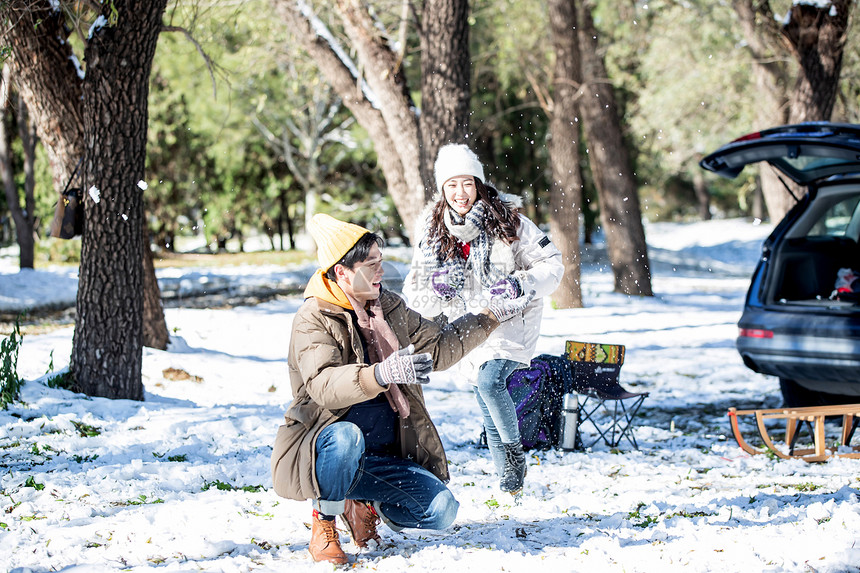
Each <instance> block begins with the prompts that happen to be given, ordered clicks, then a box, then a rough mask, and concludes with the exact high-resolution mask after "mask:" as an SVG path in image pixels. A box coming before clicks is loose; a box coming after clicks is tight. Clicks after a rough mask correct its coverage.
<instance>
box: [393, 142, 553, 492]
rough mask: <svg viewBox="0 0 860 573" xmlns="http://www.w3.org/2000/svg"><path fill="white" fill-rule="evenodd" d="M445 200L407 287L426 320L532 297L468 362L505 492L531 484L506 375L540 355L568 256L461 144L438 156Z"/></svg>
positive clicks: (464, 367) (426, 222) (429, 217)
mask: <svg viewBox="0 0 860 573" xmlns="http://www.w3.org/2000/svg"><path fill="white" fill-rule="evenodd" d="M434 174H435V179H436V189H437V191H438V193H439V197H438V199H437V200H436V201H435V203H433V204H432V205H431V206H430V208H429V210H428V212H427V213H426V214H425V215H424V216H423V217H422V220H421V222H420V223H419V227H418V228H419V229H422V236H421V239H420V242H419V243H418V247H417V248H416V249H415V252H414V254H413V259H412V268H411V270H410V272H409V275H408V276H407V277H406V281H405V283H404V286H403V293H404V294H405V295H406V297H407V299H408V301H409V304H410V306H412V307H413V308H414V309H415V310H417V311H418V312H420V313H421V314H422V315H424V316H425V317H432V318H434V319H437V320H443V321H445V320H454V319H456V318H458V317H460V316H463V315H464V314H466V313H467V312H469V311H470V310H474V309H477V308H481V307H486V306H487V304H488V303H489V302H490V300H491V299H492V298H494V297H503V298H510V299H514V298H517V297H519V296H522V295H523V294H524V293H528V292H530V291H534V292H535V298H534V300H533V301H532V302H531V303H530V304H529V305H528V306H527V307H526V308H525V310H524V311H523V312H522V313H521V315H520V316H518V317H515V318H514V319H512V320H510V321H508V322H507V323H505V324H503V325H502V326H501V327H499V328H498V329H496V331H495V332H493V334H491V335H490V337H489V338H488V339H487V340H486V342H484V343H483V344H482V345H481V346H479V347H478V348H477V349H475V350H474V351H472V353H471V354H469V355H468V356H466V358H464V359H463V360H462V361H461V362H460V369H461V371H463V372H464V373H466V374H467V376H468V377H469V379H470V380H471V381H472V383H473V384H474V385H475V397H476V398H477V401H478V405H479V407H480V409H481V413H482V414H483V417H484V428H485V429H486V433H487V444H488V446H489V449H490V455H491V456H492V459H493V463H494V465H495V467H496V471H497V473H498V474H499V476H500V484H499V485H500V488H501V490H502V491H506V492H510V493H514V494H515V493H518V492H519V491H520V490H521V489H522V487H523V481H524V478H525V473H526V461H525V455H524V454H523V449H522V443H521V442H520V432H519V427H518V425H517V413H516V408H515V406H514V403H513V400H512V399H511V396H510V394H508V390H507V378H508V376H509V375H510V374H511V372H513V371H514V370H516V369H517V368H520V367H523V366H525V365H527V364H528V363H529V362H530V361H531V358H532V355H533V354H534V351H535V346H536V344H537V339H538V336H539V334H540V321H541V313H542V307H543V301H542V298H541V297H543V296H546V295H548V294H550V293H552V292H553V291H554V290H555V289H556V288H557V287H558V285H559V283H560V282H561V277H562V274H563V273H564V266H563V265H562V261H561V253H559V251H558V249H556V247H555V245H553V244H552V241H550V239H549V237H547V236H546V234H544V233H543V232H542V231H541V230H540V229H539V228H538V227H537V225H535V224H534V223H533V222H532V221H530V220H529V219H527V218H526V217H524V216H523V215H520V214H518V213H517V211H516V208H517V207H518V205H517V204H516V203H515V202H514V201H517V202H518V198H516V197H513V196H507V195H500V194H499V192H498V191H497V190H496V189H494V188H493V187H492V186H490V185H489V184H487V183H485V178H484V167H483V165H482V164H481V162H480V160H479V159H478V157H477V156H476V155H475V153H474V152H473V151H472V150H471V149H469V148H468V147H467V146H465V145H462V144H449V145H445V146H443V147H442V148H441V149H440V150H439V154H438V156H437V158H436V163H435V167H434Z"/></svg>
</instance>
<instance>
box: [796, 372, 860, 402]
mask: <svg viewBox="0 0 860 573" xmlns="http://www.w3.org/2000/svg"><path fill="white" fill-rule="evenodd" d="M779 391H780V392H782V402H783V406H784V407H786V408H800V407H803V406H831V405H834V404H854V403H856V402H858V398H857V396H845V395H843V394H830V393H828V392H817V391H815V390H810V389H809V388H806V387H804V386H801V385H800V384H798V383H797V382H795V381H794V380H789V379H787V378H780V379H779Z"/></svg>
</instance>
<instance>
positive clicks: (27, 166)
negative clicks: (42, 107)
mask: <svg viewBox="0 0 860 573" xmlns="http://www.w3.org/2000/svg"><path fill="white" fill-rule="evenodd" d="M2 82H3V85H2V86H0V89H2V95H0V114H2V117H0V162H2V167H0V178H2V181H3V188H4V190H5V193H6V205H7V206H8V207H9V212H10V214H11V215H12V220H13V221H14V222H15V238H16V241H17V243H18V250H19V254H18V266H19V268H22V269H32V268H33V265H34V261H35V252H34V251H35V239H34V227H35V215H36V201H35V187H36V178H35V172H34V170H35V162H36V142H37V138H36V134H35V133H34V131H33V128H32V126H31V125H30V120H29V117H28V114H27V107H26V106H25V105H24V102H23V100H22V99H21V97H20V96H18V97H17V106H18V114H17V115H18V117H17V121H14V122H13V116H12V107H13V106H12V92H11V82H10V70H9V66H3V79H2ZM13 123H17V124H18V137H19V139H20V140H21V147H22V148H23V150H24V161H23V163H24V206H23V207H22V206H21V196H20V193H19V192H18V187H17V185H16V184H15V161H14V155H13V151H12V141H13V140H14V136H13V132H12V124H13Z"/></svg>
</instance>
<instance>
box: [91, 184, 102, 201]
mask: <svg viewBox="0 0 860 573" xmlns="http://www.w3.org/2000/svg"><path fill="white" fill-rule="evenodd" d="M99 193H100V191H99V188H98V187H96V186H95V185H93V186H92V187H90V197H92V198H93V201H95V202H96V203H98V202H99V201H101V197H100V196H99Z"/></svg>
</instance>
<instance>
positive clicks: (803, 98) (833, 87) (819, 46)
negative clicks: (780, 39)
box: [782, 0, 853, 123]
mask: <svg viewBox="0 0 860 573" xmlns="http://www.w3.org/2000/svg"><path fill="white" fill-rule="evenodd" d="M852 3H853V2H852V0H833V2H832V3H829V4H830V5H827V6H821V5H813V4H794V5H793V6H792V7H791V13H790V18H789V20H788V23H787V24H786V25H785V26H784V27H783V29H782V33H783V36H784V37H785V38H786V39H787V40H788V43H789V46H790V47H791V51H792V53H793V54H794V56H795V58H796V59H797V61H798V62H799V63H800V72H799V74H798V77H797V82H796V83H795V85H794V91H793V92H792V94H791V100H790V105H789V114H788V121H789V123H799V122H803V121H827V120H829V119H830V116H831V114H832V113H833V105H834V103H836V95H837V92H838V90H839V75H840V74H841V72H842V56H843V51H844V49H845V41H846V38H847V34H848V21H849V16H850V14H851V7H852Z"/></svg>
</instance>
